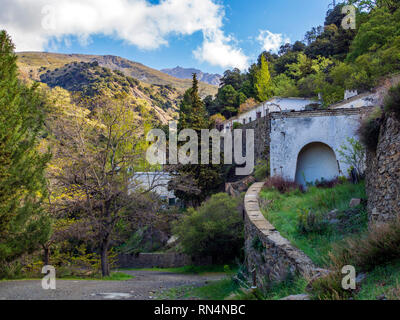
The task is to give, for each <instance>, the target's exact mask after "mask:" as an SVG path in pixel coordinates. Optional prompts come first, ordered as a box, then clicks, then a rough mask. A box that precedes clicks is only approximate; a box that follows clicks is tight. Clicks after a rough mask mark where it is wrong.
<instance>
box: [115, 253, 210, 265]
mask: <svg viewBox="0 0 400 320" xmlns="http://www.w3.org/2000/svg"><path fill="white" fill-rule="evenodd" d="M211 264H212V259H211V258H202V259H199V258H192V257H190V256H188V255H185V254H181V253H140V254H138V255H135V254H121V255H119V256H118V266H119V267H120V268H179V267H184V266H190V265H197V266H204V265H211Z"/></svg>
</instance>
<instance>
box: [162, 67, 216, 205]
mask: <svg viewBox="0 0 400 320" xmlns="http://www.w3.org/2000/svg"><path fill="white" fill-rule="evenodd" d="M211 125H212V121H210V119H209V116H208V113H207V110H206V108H205V105H204V103H203V101H202V100H201V98H200V96H199V87H198V81H197V77H196V74H193V85H192V88H190V89H188V90H187V91H186V93H185V95H184V98H183V101H182V103H181V105H180V118H179V123H178V129H179V130H183V129H192V130H195V131H196V132H197V135H198V137H199V138H200V137H201V130H202V129H210V128H211ZM200 148H201V145H200V144H199V155H200V152H201V150H200ZM211 153H212V152H211V150H210V154H211ZM221 159H222V158H221ZM167 170H168V171H170V172H171V175H173V178H172V179H171V182H170V185H169V186H170V189H172V190H174V192H175V195H176V196H177V197H178V198H179V199H181V200H183V201H184V202H185V203H186V204H189V205H192V206H198V205H200V204H201V202H202V201H204V200H205V199H206V198H207V197H208V196H210V195H211V194H213V193H215V192H217V191H220V188H221V186H222V184H223V179H222V170H223V166H222V165H212V164H209V165H204V164H198V165H196V164H187V165H182V164H178V165H174V166H169V167H168V168H167Z"/></svg>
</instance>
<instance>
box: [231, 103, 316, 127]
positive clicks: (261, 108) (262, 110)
mask: <svg viewBox="0 0 400 320" xmlns="http://www.w3.org/2000/svg"><path fill="white" fill-rule="evenodd" d="M316 103H317V104H320V102H318V101H315V100H312V99H306V98H280V97H274V98H272V99H270V100H268V101H265V102H263V103H261V104H259V105H258V106H256V107H254V108H253V109H251V110H249V111H247V112H245V113H242V114H240V115H238V116H237V117H235V118H232V119H229V120H227V121H225V122H224V130H223V131H224V132H226V131H227V130H232V128H233V124H234V123H240V124H247V123H250V122H253V121H255V120H257V119H259V118H263V117H265V116H266V115H267V114H268V113H271V112H291V111H301V110H305V109H306V106H308V105H310V104H316Z"/></svg>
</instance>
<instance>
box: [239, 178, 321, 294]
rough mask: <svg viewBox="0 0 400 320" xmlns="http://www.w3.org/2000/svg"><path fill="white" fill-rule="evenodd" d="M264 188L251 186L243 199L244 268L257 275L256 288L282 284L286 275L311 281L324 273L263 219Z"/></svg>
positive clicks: (261, 185)
mask: <svg viewBox="0 0 400 320" xmlns="http://www.w3.org/2000/svg"><path fill="white" fill-rule="evenodd" d="M263 185H264V183H263V182H262V183H255V184H253V185H252V186H251V187H250V189H249V190H248V192H247V194H246V196H245V200H244V207H245V252H246V265H247V268H248V270H250V271H252V270H254V271H255V272H256V280H257V286H259V287H264V286H265V285H266V283H267V282H268V281H282V280H284V279H285V278H286V277H287V276H288V274H296V273H298V274H301V275H302V276H304V277H305V278H307V279H311V278H314V277H316V276H319V275H321V274H323V273H326V270H322V269H319V268H317V267H316V266H315V265H314V263H313V262H312V261H311V259H310V258H309V257H308V256H306V255H305V254H304V252H303V251H301V250H299V249H297V248H295V247H294V246H292V245H291V243H290V242H289V240H287V239H285V238H284V237H282V236H281V234H280V233H279V232H278V231H277V230H276V229H275V228H274V226H273V225H272V224H270V223H269V222H268V221H267V220H266V219H265V218H264V216H263V214H262V213H261V211H260V206H259V193H260V191H261V189H262V188H263Z"/></svg>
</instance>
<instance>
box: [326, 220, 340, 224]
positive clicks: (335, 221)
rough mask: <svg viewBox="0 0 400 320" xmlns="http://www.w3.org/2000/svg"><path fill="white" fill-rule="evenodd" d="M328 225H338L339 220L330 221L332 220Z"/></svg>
mask: <svg viewBox="0 0 400 320" xmlns="http://www.w3.org/2000/svg"><path fill="white" fill-rule="evenodd" d="M328 223H329V224H338V223H340V220H339V219H332V220H329V221H328Z"/></svg>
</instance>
